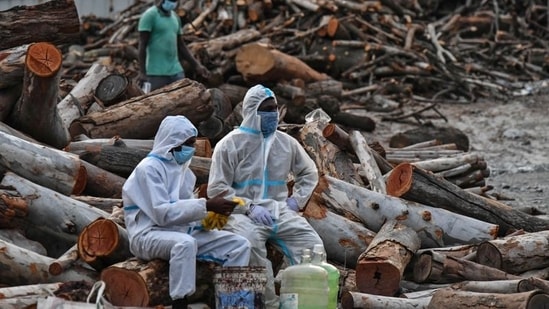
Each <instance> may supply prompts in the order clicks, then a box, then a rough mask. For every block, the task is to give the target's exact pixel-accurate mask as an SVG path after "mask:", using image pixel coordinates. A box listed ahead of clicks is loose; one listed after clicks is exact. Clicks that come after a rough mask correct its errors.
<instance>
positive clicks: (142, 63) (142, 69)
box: [139, 31, 151, 82]
mask: <svg viewBox="0 0 549 309" xmlns="http://www.w3.org/2000/svg"><path fill="white" fill-rule="evenodd" d="M150 37H151V33H150V32H149V31H140V32H139V75H140V76H139V79H140V80H141V82H143V81H145V80H146V78H147V68H146V65H147V45H149V39H150Z"/></svg>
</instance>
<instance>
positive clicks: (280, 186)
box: [208, 85, 322, 308]
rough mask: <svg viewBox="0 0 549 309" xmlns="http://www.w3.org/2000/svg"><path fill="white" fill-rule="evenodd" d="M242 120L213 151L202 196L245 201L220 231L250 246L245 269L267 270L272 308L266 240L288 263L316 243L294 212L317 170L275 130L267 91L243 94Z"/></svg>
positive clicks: (274, 304)
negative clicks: (224, 194)
mask: <svg viewBox="0 0 549 309" xmlns="http://www.w3.org/2000/svg"><path fill="white" fill-rule="evenodd" d="M242 117H243V121H242V123H241V125H240V127H239V128H238V129H235V130H233V131H231V132H230V133H229V134H227V135H226V136H225V137H224V138H222V139H221V140H220V141H219V142H218V143H217V144H216V146H215V148H214V152H213V156H212V165H211V168H210V176H209V180H208V195H209V196H215V195H217V194H220V193H221V192H225V191H227V195H228V196H231V197H232V196H238V197H240V198H243V199H244V200H245V201H246V206H245V207H239V208H238V209H236V210H235V212H234V213H233V214H232V215H231V216H230V217H229V220H228V222H227V225H225V229H226V230H228V231H231V232H235V233H236V234H239V235H242V236H244V237H246V238H247V239H248V240H249V241H250V242H251V244H252V255H251V257H250V265H253V266H265V267H266V268H267V276H268V278H267V288H266V293H265V296H266V305H267V308H278V304H279V300H278V297H277V296H276V294H275V289H274V278H273V270H272V265H271V262H270V261H269V259H267V249H266V242H270V243H271V244H273V245H274V246H275V247H277V248H278V249H280V250H281V251H282V252H283V253H284V255H285V257H286V258H287V260H288V262H289V263H290V265H293V264H296V263H300V261H301V252H302V250H303V249H304V248H312V247H313V246H314V245H315V244H322V239H321V238H320V237H319V236H318V234H317V233H316V231H315V230H314V229H313V228H312V227H311V225H310V224H309V223H308V222H307V220H305V218H303V217H301V216H300V215H299V214H298V212H299V211H300V210H301V209H303V207H304V206H305V205H306V203H307V201H308V200H309V198H310V196H311V195H312V193H313V190H314V188H315V186H316V184H317V182H318V171H317V169H316V166H315V163H314V162H313V160H312V159H311V158H310V157H309V156H308V154H307V153H306V152H305V150H304V149H303V147H301V145H300V144H299V143H298V141H297V140H296V139H294V138H293V137H291V136H289V135H288V134H286V133H284V132H281V131H277V130H276V128H277V126H278V117H279V114H278V109H277V102H276V98H275V95H274V93H273V92H272V91H271V90H270V89H269V88H266V87H264V86H262V85H256V86H254V87H252V88H250V89H249V90H248V92H247V93H246V95H245V97H244V101H243V102H242ZM290 175H291V176H293V178H294V180H295V185H294V186H293V190H292V194H291V196H289V192H288V188H287V185H286V183H287V179H288V177H289V176H290ZM241 209H243V210H242V211H241Z"/></svg>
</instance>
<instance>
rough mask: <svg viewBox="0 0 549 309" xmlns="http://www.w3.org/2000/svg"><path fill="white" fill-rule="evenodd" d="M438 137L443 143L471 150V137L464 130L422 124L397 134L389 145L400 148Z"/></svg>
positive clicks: (463, 149)
mask: <svg viewBox="0 0 549 309" xmlns="http://www.w3.org/2000/svg"><path fill="white" fill-rule="evenodd" d="M433 139H436V140H438V141H440V142H441V143H442V144H449V143H454V144H456V145H457V148H458V149H459V150H462V151H469V138H468V137H467V135H466V134H465V133H463V131H461V130H459V129H457V128H453V127H430V126H422V127H419V128H416V129H412V130H408V131H405V132H401V133H398V134H395V135H394V136H392V137H391V140H390V141H389V147H393V148H400V147H405V146H409V145H413V144H417V143H421V142H425V141H429V140H433Z"/></svg>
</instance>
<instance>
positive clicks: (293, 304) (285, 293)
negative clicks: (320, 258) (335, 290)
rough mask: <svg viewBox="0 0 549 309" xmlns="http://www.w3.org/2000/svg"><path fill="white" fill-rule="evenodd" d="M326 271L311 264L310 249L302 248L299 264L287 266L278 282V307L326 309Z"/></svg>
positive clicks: (287, 308) (281, 308)
mask: <svg viewBox="0 0 549 309" xmlns="http://www.w3.org/2000/svg"><path fill="white" fill-rule="evenodd" d="M328 291H329V288H328V272H327V271H326V270H325V269H324V268H322V267H320V266H318V265H313V264H311V256H310V250H309V249H305V250H303V256H302V260H301V264H298V265H293V266H289V267H287V268H286V269H285V270H284V272H283V273H282V281H281V284H280V309H327V308H328Z"/></svg>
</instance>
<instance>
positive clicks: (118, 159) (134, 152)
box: [79, 143, 150, 178]
mask: <svg viewBox="0 0 549 309" xmlns="http://www.w3.org/2000/svg"><path fill="white" fill-rule="evenodd" d="M120 144H122V145H120ZM149 152H150V151H147V150H142V149H138V148H129V147H126V146H124V145H123V143H115V144H114V145H108V144H106V145H102V146H97V147H93V148H90V147H89V148H87V149H86V151H85V152H81V153H80V154H79V155H80V159H82V160H84V161H86V162H88V163H90V164H93V165H95V166H97V167H98V168H101V169H104V170H106V171H109V172H111V173H114V174H116V175H119V176H121V177H124V178H127V177H128V176H129V175H130V174H131V172H132V171H133V170H134V169H135V167H136V166H137V164H138V163H139V162H140V161H141V160H143V158H145V157H146V156H147V154H149Z"/></svg>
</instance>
